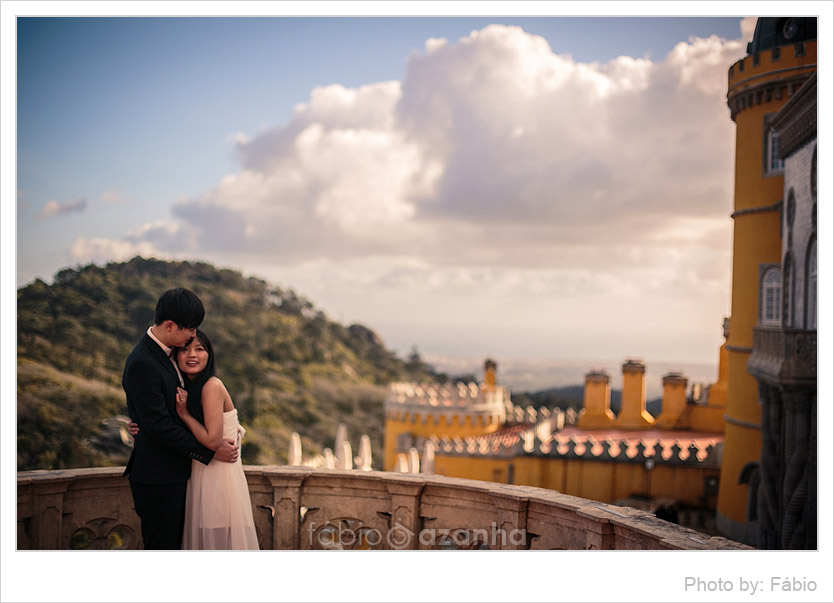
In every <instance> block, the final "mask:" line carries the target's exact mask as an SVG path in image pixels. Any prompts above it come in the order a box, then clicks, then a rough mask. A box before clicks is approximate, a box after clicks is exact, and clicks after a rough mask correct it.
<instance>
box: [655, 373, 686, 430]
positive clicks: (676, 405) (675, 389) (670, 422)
mask: <svg viewBox="0 0 834 603" xmlns="http://www.w3.org/2000/svg"><path fill="white" fill-rule="evenodd" d="M687 384H688V381H687V379H686V377H684V376H683V375H681V374H680V373H668V374H667V375H665V376H664V377H663V401H662V402H661V407H660V408H661V411H660V416H659V417H657V421H656V422H655V423H656V425H658V426H659V427H663V428H666V429H671V428H673V427H680V428H684V427H688V426H689V425H688V424H682V423H681V422H679V421H678V419H680V418H682V417H681V415H682V414H683V411H684V410H685V409H686V386H687Z"/></svg>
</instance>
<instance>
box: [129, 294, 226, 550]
mask: <svg viewBox="0 0 834 603" xmlns="http://www.w3.org/2000/svg"><path fill="white" fill-rule="evenodd" d="M204 316H205V310H204V309H203V303H202V302H201V301H200V298H198V297H197V296H196V295H195V294H194V293H193V292H191V291H189V290H188V289H183V288H181V287H179V288H175V289H170V290H169V291H166V292H165V293H163V294H162V296H161V297H160V298H159V301H158V302H157V304H156V312H155V316H154V324H153V325H152V326H151V327H149V328H148V331H147V333H146V334H145V335H144V336H143V337H142V339H141V340H140V341H139V343H137V344H136V347H134V348H133V351H132V352H131V353H130V355H129V356H128V357H127V361H126V362H125V369H124V373H123V374H122V387H123V388H124V390H125V395H126V397H127V410H128V414H129V415H130V419H131V421H133V422H135V423H137V424H138V426H139V432H138V433H137V435H136V436H135V439H134V444H133V453H132V454H131V455H130V460H129V461H128V463H127V467H126V468H125V472H124V475H129V476H130V490H131V492H132V493H133V504H134V507H135V509H136V514H137V515H138V516H139V519H140V520H141V523H142V540H143V542H144V545H145V549H179V548H180V546H181V543H182V531H183V523H184V521H185V494H186V487H187V484H188V478H189V476H190V475H191V459H196V460H198V461H199V462H201V463H204V464H206V465H208V463H209V462H210V461H211V459H212V458H215V459H216V460H218V461H223V462H229V463H233V462H235V461H236V460H237V455H238V452H239V451H238V447H237V446H235V445H234V442H224V443H223V444H222V445H221V447H220V448H218V449H217V450H216V451H214V450H210V449H209V448H206V447H205V446H203V445H202V444H200V443H199V442H198V441H197V439H196V438H195V437H194V436H193V435H192V434H191V432H190V431H188V429H186V427H185V425H184V424H183V422H182V420H180V418H179V417H178V416H177V412H176V394H177V387H181V386H182V385H183V381H182V375H181V374H180V372H179V368H178V367H177V365H176V362H175V360H174V359H173V358H172V356H171V353H172V351H173V348H175V347H183V346H185V344H186V343H187V342H188V341H189V340H190V339H191V338H192V337H194V335H195V334H196V332H197V327H198V326H199V325H200V323H201V322H203V317H204Z"/></svg>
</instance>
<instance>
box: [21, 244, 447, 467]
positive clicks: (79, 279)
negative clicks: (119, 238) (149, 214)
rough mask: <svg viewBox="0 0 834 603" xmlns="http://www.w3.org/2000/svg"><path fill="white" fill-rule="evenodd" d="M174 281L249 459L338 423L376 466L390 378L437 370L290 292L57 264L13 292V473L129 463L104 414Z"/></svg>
mask: <svg viewBox="0 0 834 603" xmlns="http://www.w3.org/2000/svg"><path fill="white" fill-rule="evenodd" d="M177 286H181V287H186V288H188V289H191V290H192V291H194V292H195V293H196V294H197V295H198V296H199V297H200V299H202V301H203V304H204V305H205V308H206V319H205V321H204V322H203V324H202V325H201V329H202V330H204V331H205V332H206V333H207V334H208V335H209V337H211V339H212V343H213V344H214V348H215V352H216V354H217V368H218V376H219V377H220V378H221V379H223V381H224V383H225V384H226V386H227V388H228V389H229V392H230V393H231V394H232V397H233V399H234V402H235V406H236V407H237V408H238V410H239V413H240V418H241V423H242V424H243V425H244V427H245V428H246V429H247V434H246V438H245V445H244V450H243V462H244V463H246V464H276V463H283V462H285V461H286V456H287V450H288V444H289V439H290V435H291V433H292V432H293V431H297V432H299V433H300V434H301V436H302V445H303V449H304V453H305V456H306V455H307V454H311V453H313V452H320V451H321V450H322V448H323V447H324V446H332V445H333V441H334V439H335V434H336V428H337V425H338V424H339V423H345V424H346V425H347V428H348V436H349V439H350V440H351V442H352V443H353V445H354V447H355V446H356V445H357V444H358V440H359V438H360V436H361V435H362V434H368V435H369V436H370V437H371V441H372V445H373V450H374V453H375V459H374V465H375V466H376V465H379V464H380V463H381V454H382V429H383V422H384V417H383V401H384V396H385V393H386V391H387V386H388V384H389V383H390V382H391V381H396V380H406V379H407V380H423V379H436V378H440V379H441V380H442V379H443V378H444V376H442V375H440V376H439V375H436V374H434V372H433V371H432V369H431V367H429V366H427V365H426V364H425V363H423V362H422V361H421V360H420V358H419V354H417V353H416V351H415V352H413V353H412V354H411V356H410V358H409V359H400V358H398V357H397V355H396V354H395V353H393V352H391V351H389V350H387V349H386V348H385V345H384V343H383V342H382V341H381V340H380V338H379V337H378V336H377V335H376V334H375V333H374V332H373V331H372V330H371V329H369V328H367V327H365V326H362V325H356V324H354V325H350V326H343V325H341V324H338V323H336V322H333V321H331V320H329V319H328V318H327V316H325V314H324V313H323V312H321V311H320V310H317V309H316V308H315V307H314V306H313V304H312V303H311V302H310V301H308V300H306V299H305V298H303V297H301V296H299V295H297V294H296V293H295V292H294V291H292V290H287V289H282V288H280V287H278V286H275V285H272V284H270V283H267V282H265V281H263V280H261V279H258V278H252V277H248V278H247V277H244V276H243V275H242V274H241V273H239V272H236V271H233V270H227V269H218V268H215V267H214V266H211V265H209V264H206V263H201V262H166V261H160V260H155V259H144V258H141V257H136V258H134V259H132V260H130V261H129V262H125V263H111V264H108V265H107V266H105V267H101V266H96V265H89V266H85V267H83V268H78V269H66V270H62V271H61V272H59V273H58V274H57V275H56V276H55V279H54V282H53V283H52V284H51V285H50V284H47V283H44V282H43V281H40V280H37V281H35V282H34V283H32V284H30V285H27V286H26V287H23V288H21V289H19V290H18V294H17V329H18V340H17V352H18V374H17V378H18V383H17V393H18V401H17V404H18V406H17V411H18V412H17V428H18V441H17V443H18V456H17V466H18V470H29V469H57V468H71V467H89V466H103V465H118V464H123V463H124V462H125V461H126V459H127V453H128V449H127V448H126V446H124V444H123V443H122V442H121V440H120V439H119V432H118V429H116V428H115V427H114V425H115V424H116V422H115V421H114V419H113V418H114V417H117V416H118V415H124V414H126V412H127V409H126V407H125V402H124V393H123V391H122V389H121V373H122V368H123V366H124V361H125V358H126V357H127V355H128V353H129V352H130V350H131V349H132V347H133V346H134V345H135V343H136V342H137V341H138V340H139V338H140V337H141V336H142V334H143V333H144V332H145V330H146V329H147V327H148V326H149V325H150V324H151V323H152V322H153V315H154V308H155V306H156V300H157V298H158V297H159V295H160V294H161V293H162V292H163V291H165V290H167V289H170V288H171V287H177Z"/></svg>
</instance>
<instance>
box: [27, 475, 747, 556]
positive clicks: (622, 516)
mask: <svg viewBox="0 0 834 603" xmlns="http://www.w3.org/2000/svg"><path fill="white" fill-rule="evenodd" d="M245 472H246V478H247V480H248V483H249V493H250V496H251V499H252V507H253V510H254V512H255V524H256V528H257V532H258V541H259V543H260V547H261V549H290V550H310V549H386V550H398V549H401V550H418V549H420V550H422V549H450V548H451V549H455V548H456V549H533V550H539V549H571V550H584V549H618V550H619V549H637V550H666V549H708V550H716V549H720V550H740V549H748V548H749V547H747V546H745V545H742V544H739V543H737V542H734V541H732V540H727V539H725V538H721V537H709V536H707V535H705V534H702V533H700V532H696V531H693V530H690V529H688V528H683V527H680V526H678V525H675V524H671V523H667V522H665V521H662V520H660V519H658V518H656V517H655V516H654V515H651V514H649V513H646V512H644V511H640V510H638V509H633V508H628V507H618V506H614V505H608V504H603V503H599V502H595V501H592V500H586V499H582V498H576V497H573V496H567V495H565V494H560V493H558V492H556V491H553V490H545V489H542V488H533V487H528V486H510V485H503V484H497V483H492V482H482V481H474V480H466V479H456V478H448V477H441V476H435V475H413V474H402V473H392V472H380V471H356V470H335V469H309V468H304V467H288V466H246V467H245ZM17 526H18V527H17V548H18V549H40V550H43V549H137V548H141V532H140V529H139V519H138V517H137V516H136V514H135V512H134V511H133V499H132V498H131V493H130V486H129V485H128V482H127V479H126V478H124V477H122V468H119V467H107V468H93V469H72V470H64V471H27V472H20V473H18V476H17Z"/></svg>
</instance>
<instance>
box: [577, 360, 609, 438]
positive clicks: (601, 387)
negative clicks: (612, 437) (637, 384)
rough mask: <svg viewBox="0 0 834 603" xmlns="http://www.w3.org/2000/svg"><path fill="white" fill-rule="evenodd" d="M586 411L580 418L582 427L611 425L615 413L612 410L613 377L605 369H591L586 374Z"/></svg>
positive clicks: (594, 427) (598, 427) (597, 427)
mask: <svg viewBox="0 0 834 603" xmlns="http://www.w3.org/2000/svg"><path fill="white" fill-rule="evenodd" d="M583 406H584V408H585V412H584V413H582V416H581V417H580V418H579V428H580V429H600V428H605V427H611V426H612V425H613V423H614V418H615V417H614V413H613V412H611V379H610V378H609V377H608V373H606V372H604V371H591V372H589V373H588V374H587V375H585V395H584V401H583Z"/></svg>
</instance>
